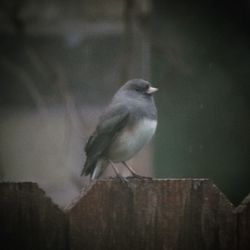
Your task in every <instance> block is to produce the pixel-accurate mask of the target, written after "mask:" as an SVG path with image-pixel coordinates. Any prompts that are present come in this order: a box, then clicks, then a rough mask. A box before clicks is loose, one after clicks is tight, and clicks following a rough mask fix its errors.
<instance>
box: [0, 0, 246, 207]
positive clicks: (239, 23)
mask: <svg viewBox="0 0 250 250" xmlns="http://www.w3.org/2000/svg"><path fill="white" fill-rule="evenodd" d="M249 27H250V2H249V1H248V0H239V1H237V2H236V1H232V0H229V1H228V0H227V1H226V0H207V1H197V0H190V1H184V0H170V1H163V0H162V1H160V0H109V1H101V0H85V1H84V0H72V1H66V0H44V1H37V0H1V1H0V76H1V84H0V103H1V105H0V113H1V116H0V147H1V152H0V178H1V180H2V181H34V182H37V183H38V184H39V185H40V186H41V187H42V188H43V189H44V190H45V191H46V192H47V193H48V195H49V196H50V197H52V199H53V200H54V201H55V202H56V203H58V204H59V205H61V206H65V205H67V204H69V203H70V201H71V200H72V199H74V198H75V197H77V196H78V194H79V192H80V190H81V188H82V186H83V185H84V183H86V182H87V180H86V179H85V178H80V172H81V168H82V165H83V163H84V160H85V155H84V150H83V149H84V145H85V143H86V140H87V139H88V136H89V135H90V133H91V132H92V131H93V130H94V129H95V126H96V123H97V121H98V117H99V115H100V114H101V113H102V112H103V110H104V108H105V106H106V105H107V104H108V102H109V101H110V98H111V97H112V95H113V94H114V93H115V92H116V90H117V89H118V88H119V87H120V86H121V85H122V84H123V83H124V82H126V81H127V80H128V79H131V78H144V79H146V80H149V81H151V82H152V83H153V85H154V86H156V87H159V89H160V91H159V92H158V93H157V94H156V103H157V107H158V111H159V124H158V129H157V133H156V136H155V138H154V140H153V142H152V143H151V144H150V145H148V146H147V147H145V149H144V150H143V151H142V152H141V153H140V154H139V155H137V156H136V157H135V158H134V159H132V160H131V164H132V165H133V166H134V168H135V169H136V170H137V172H138V173H140V174H142V175H148V176H155V177H160V178H165V177H171V178H172V177H174V178H179V177H185V178H188V177H192V178H200V177H204V178H210V179H212V180H213V182H214V183H215V184H216V185H217V186H218V187H219V188H220V189H221V190H222V191H223V192H224V193H225V195H226V196H227V197H228V198H229V199H230V200H231V201H232V202H233V203H234V204H238V203H239V202H240V201H241V200H242V199H243V198H244V197H245V196H246V195H247V194H248V193H249V191H250V180H249V178H250V165H249V164H250V153H249V149H250V131H249V127H250V115H249V114H250V29H249ZM121 171H122V172H123V174H124V175H127V174H128V173H127V172H125V171H124V170H123V169H122V168H121ZM110 175H113V173H112V171H109V172H108V173H106V176H110Z"/></svg>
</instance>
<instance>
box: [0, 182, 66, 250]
mask: <svg viewBox="0 0 250 250" xmlns="http://www.w3.org/2000/svg"><path fill="white" fill-rule="evenodd" d="M0 225H1V226H0V237H1V238H0V239H1V249H4V250H5V249H30V250H31V249H32V250H40V249H41V250H42V249H43V250H45V249H55V250H57V249H60V250H64V249H67V242H68V241H67V220H66V216H65V214H64V213H63V212H62V211H61V210H60V209H59V208H58V207H57V206H56V205H55V204H53V203H52V202H51V200H50V199H49V198H47V197H46V196H45V193H44V192H43V191H42V190H41V189H40V188H38V186H37V184H34V183H1V184H0Z"/></svg>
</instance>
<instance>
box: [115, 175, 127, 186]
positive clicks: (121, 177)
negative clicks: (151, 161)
mask: <svg viewBox="0 0 250 250" xmlns="http://www.w3.org/2000/svg"><path fill="white" fill-rule="evenodd" d="M116 176H117V177H118V178H119V179H120V180H121V182H122V183H123V184H128V180H127V178H126V177H123V176H122V175H120V174H117V175H116Z"/></svg>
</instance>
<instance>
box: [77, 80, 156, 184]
mask: <svg viewBox="0 0 250 250" xmlns="http://www.w3.org/2000/svg"><path fill="white" fill-rule="evenodd" d="M157 90H158V89H157V88H154V87H152V86H151V84H150V83H149V82H147V81H145V80H142V79H132V80H130V81H128V82H126V83H125V84H124V85H123V86H122V87H121V88H120V89H119V90H118V91H117V92H116V94H115V95H114V97H113V99H112V101H111V103H110V105H109V106H108V107H107V109H106V111H105V112H104V114H103V115H102V116H101V117H100V121H99V124H98V126H97V128H96V130H95V132H94V133H93V134H92V135H91V136H90V138H89V140H88V142H87V144H86V146H85V152H86V156H87V159H86V162H85V164H84V167H83V170H82V173H81V175H90V176H91V179H96V178H98V177H99V176H100V175H101V174H102V172H103V171H104V170H105V168H106V167H107V166H108V165H109V164H111V166H112V167H113V169H114V171H115V173H116V175H117V176H119V177H120V178H122V177H121V176H120V174H119V172H118V170H117V168H116V167H115V165H114V163H118V162H122V163H123V164H124V166H125V167H126V168H128V170H129V171H130V172H131V173H132V175H133V176H138V175H137V174H136V172H135V171H134V170H133V169H132V168H131V167H130V166H129V165H128V164H127V163H126V161H127V160H129V159H130V158H132V157H133V156H134V155H135V154H136V153H138V152H139V151H140V150H141V149H142V148H143V146H144V145H145V144H146V143H148V142H149V140H150V139H151V137H152V136H153V135H154V133H155V129H156V126H157V110H156V107H155V102H154V98H153V95H152V94H153V93H154V92H156V91H157ZM122 179H123V178H122Z"/></svg>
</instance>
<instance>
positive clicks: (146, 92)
mask: <svg viewBox="0 0 250 250" xmlns="http://www.w3.org/2000/svg"><path fill="white" fill-rule="evenodd" d="M157 90H158V89H157V88H154V87H152V86H151V83H150V82H148V81H145V80H143V79H132V80H129V81H128V82H126V83H125V84H124V85H123V86H122V87H121V88H120V89H119V90H118V91H117V92H116V94H115V96H114V97H113V100H112V104H118V103H123V104H125V105H126V106H127V107H128V108H129V107H130V108H131V109H133V110H137V111H138V110H139V111H138V112H139V113H141V111H143V113H144V112H146V113H149V114H151V113H154V114H156V108H155V103H154V98H153V93H154V92H156V91H157ZM138 112H137V113H138ZM139 113H138V114H139Z"/></svg>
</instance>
